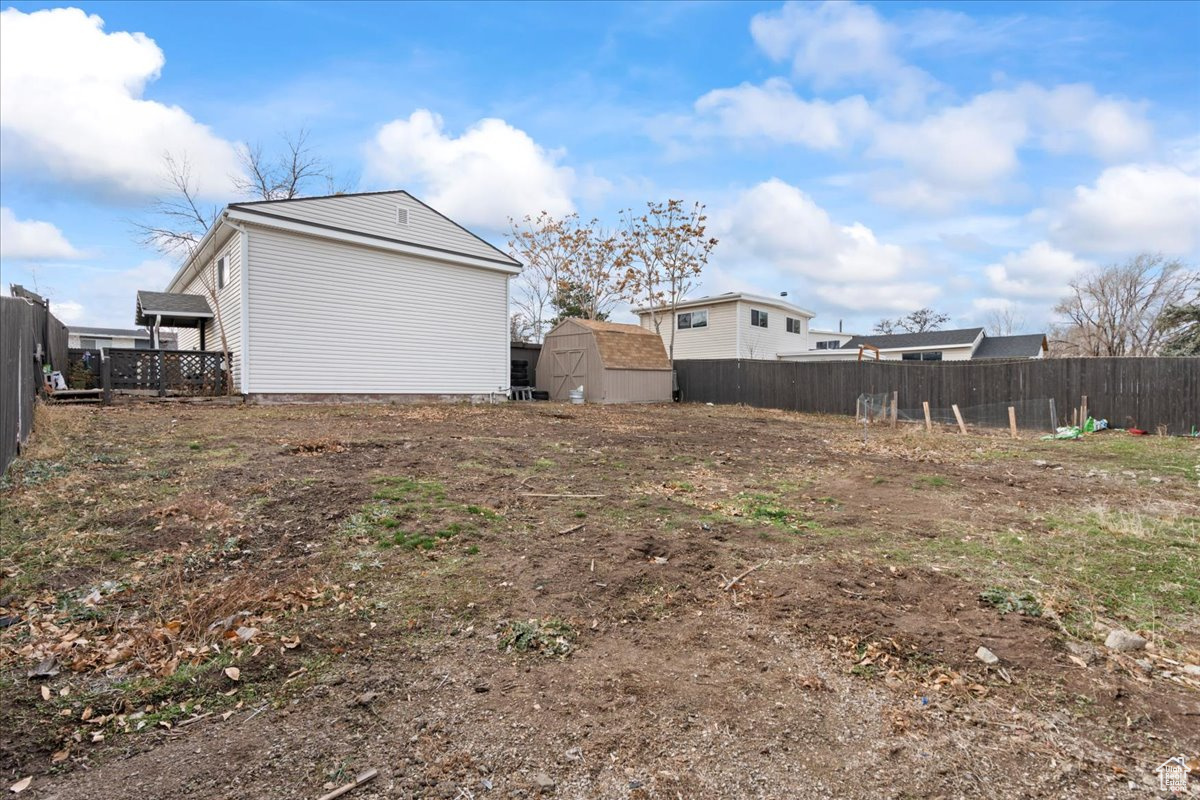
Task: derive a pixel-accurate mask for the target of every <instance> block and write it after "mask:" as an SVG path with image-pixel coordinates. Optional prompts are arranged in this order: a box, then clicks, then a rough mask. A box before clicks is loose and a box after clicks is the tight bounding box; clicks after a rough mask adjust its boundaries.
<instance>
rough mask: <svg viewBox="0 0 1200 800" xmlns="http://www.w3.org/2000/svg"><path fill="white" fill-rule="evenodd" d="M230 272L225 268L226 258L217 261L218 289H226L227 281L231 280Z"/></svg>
mask: <svg viewBox="0 0 1200 800" xmlns="http://www.w3.org/2000/svg"><path fill="white" fill-rule="evenodd" d="M227 273H228V270H227V268H226V267H225V257H224V256H221V257H220V258H218V259H217V288H218V289H224V288H225V281H226V280H228V279H229V275H228V274H227Z"/></svg>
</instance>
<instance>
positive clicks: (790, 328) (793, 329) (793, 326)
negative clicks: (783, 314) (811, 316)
mask: <svg viewBox="0 0 1200 800" xmlns="http://www.w3.org/2000/svg"><path fill="white" fill-rule="evenodd" d="M787 332H788V333H804V323H803V322H801V321H800V320H798V319H792V318H791V317H788V318H787Z"/></svg>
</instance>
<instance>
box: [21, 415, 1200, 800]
mask: <svg viewBox="0 0 1200 800" xmlns="http://www.w3.org/2000/svg"><path fill="white" fill-rule="evenodd" d="M40 415H41V417H40V419H39V423H40V424H41V429H40V430H41V432H40V433H39V434H37V435H36V437H35V441H34V443H33V447H32V449H31V451H30V452H29V453H28V454H27V455H26V456H25V457H24V458H23V459H21V460H19V461H18V462H17V463H16V464H15V465H14V468H13V469H12V470H10V473H9V476H8V478H7V480H6V483H5V486H4V488H3V489H2V490H0V522H2V524H3V537H2V539H0V570H2V571H3V582H2V583H0V618H2V619H0V625H3V628H2V629H0V645H2V648H0V770H2V772H3V775H2V776H0V778H2V780H3V781H4V783H3V784H0V790H5V791H6V793H7V789H8V788H9V787H10V786H12V785H14V784H17V785H20V784H18V782H19V781H22V780H23V779H25V778H27V777H32V780H31V782H30V783H29V785H28V788H26V789H25V790H24V792H23V793H22V795H21V796H22V798H24V797H31V798H61V799H62V800H67V798H79V799H80V800H82V799H83V798H89V799H94V798H109V797H112V798H117V797H130V798H173V799H179V800H181V799H182V798H230V799H231V800H232V799H233V798H238V799H239V800H246V799H258V798H280V799H281V800H282V799H283V798H288V799H290V798H313V799H314V800H315V798H317V797H319V796H320V795H322V794H324V793H325V792H328V791H330V790H331V789H334V788H336V787H339V786H341V785H343V784H345V783H346V782H347V781H349V780H352V779H353V777H354V776H355V775H356V774H357V773H359V772H361V771H363V770H367V769H370V768H375V769H377V770H378V777H376V778H375V779H374V780H373V781H371V782H369V783H366V784H365V785H363V786H360V787H358V788H355V789H354V790H353V791H351V792H350V793H348V794H347V795H345V796H344V797H346V798H347V800H366V799H367V798H384V797H387V798H392V797H430V798H489V797H495V798H513V797H524V798H534V797H560V798H700V797H704V798H749V797H762V798H827V797H850V798H858V797H861V798H877V797H894V798H903V797H946V798H950V797H1005V798H1007V797H1013V798H1016V797H1128V796H1157V795H1161V794H1162V793H1161V792H1160V791H1159V790H1158V789H1157V788H1156V786H1157V781H1156V778H1155V776H1154V774H1153V770H1154V768H1155V767H1156V766H1157V765H1158V764H1160V763H1161V762H1163V761H1164V760H1165V759H1167V758H1168V757H1171V756H1176V755H1180V754H1184V755H1185V756H1187V757H1188V758H1192V759H1195V758H1197V757H1198V756H1200V666H1197V665H1198V664H1200V445H1198V444H1197V443H1196V442H1195V441H1194V440H1185V439H1162V438H1156V437H1141V438H1138V437H1130V436H1126V435H1124V434H1122V433H1116V432H1106V433H1101V434H1097V435H1095V436H1092V437H1090V438H1088V439H1087V440H1085V441H1081V442H1040V441H1033V440H1022V441H1011V440H1009V439H1007V438H1002V437H1000V436H996V435H983V434H979V435H975V434H972V435H969V436H966V437H964V436H961V435H958V434H956V433H952V432H948V431H947V432H938V433H934V434H932V435H930V434H926V433H924V432H923V431H920V430H913V429H907V428H902V429H899V430H890V429H888V428H887V427H876V428H873V429H872V430H871V431H870V432H869V436H868V439H867V441H866V442H864V441H863V433H862V429H861V427H856V426H855V425H854V423H853V421H851V420H849V419H841V418H832V417H818V416H806V415H797V414H790V413H782V412H773V411H761V410H754V409H746V408H736V407H706V406H657V407H633V408H630V407H624V408H602V407H592V406H585V407H576V406H559V405H551V404H545V403H539V404H520V405H516V404H514V405H509V406H497V407H468V406H434V407H430V406H424V407H411V408H405V407H385V406H374V407H352V406H336V407H316V406H308V407H301V406H277V407H235V406H221V405H186V404H169V405H168V404H162V405H149V404H147V405H133V406H118V407H113V408H106V409H87V408H52V409H41V410H40ZM739 577H740V580H737V578H739ZM1111 628H1119V629H1127V630H1130V631H1136V632H1138V633H1140V634H1141V635H1142V636H1143V637H1144V638H1145V639H1147V640H1148V641H1149V644H1148V645H1147V646H1146V648H1145V649H1140V650H1132V651H1128V652H1116V651H1114V650H1111V649H1109V648H1106V647H1105V646H1104V641H1105V638H1106V636H1107V635H1108V633H1109V630H1110V629H1111ZM980 647H985V648H987V649H988V650H990V651H991V653H992V654H994V656H995V657H996V658H997V659H998V661H997V662H996V663H994V664H987V663H985V662H984V661H983V660H981V659H980V658H979V657H977V655H976V653H977V650H978V649H979V648H980ZM1193 766H1195V767H1196V769H1197V772H1196V774H1195V778H1193V781H1192V784H1193V792H1196V787H1197V786H1198V785H1200V764H1197V763H1193Z"/></svg>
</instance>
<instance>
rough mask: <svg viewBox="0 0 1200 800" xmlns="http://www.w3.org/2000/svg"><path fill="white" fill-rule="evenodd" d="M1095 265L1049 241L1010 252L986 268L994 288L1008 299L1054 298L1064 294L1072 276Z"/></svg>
mask: <svg viewBox="0 0 1200 800" xmlns="http://www.w3.org/2000/svg"><path fill="white" fill-rule="evenodd" d="M1093 266H1095V265H1094V264H1093V263H1091V262H1090V261H1086V260H1083V259H1080V258H1077V257H1076V256H1075V254H1073V253H1069V252H1067V251H1066V250H1059V249H1058V248H1056V247H1054V246H1053V245H1051V244H1049V243H1048V242H1037V243H1036V244H1034V245H1032V246H1030V247H1028V248H1026V249H1025V250H1022V251H1021V252H1019V253H1009V254H1008V255H1006V256H1005V257H1004V258H1003V259H1001V260H1000V262H999V263H996V264H990V265H988V266H986V267H984V268H983V274H984V276H985V277H986V278H987V279H988V283H989V285H990V286H991V289H992V291H994V292H997V293H998V294H1000V295H1002V296H1003V297H1005V298H1014V297H1026V298H1042V299H1046V300H1052V299H1055V298H1058V297H1061V296H1062V295H1063V294H1064V292H1066V290H1067V284H1068V283H1070V281H1071V279H1072V278H1074V277H1075V276H1076V275H1078V274H1079V273H1081V272H1083V271H1084V270H1087V269H1090V268H1091V267H1093Z"/></svg>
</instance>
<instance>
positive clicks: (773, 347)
mask: <svg viewBox="0 0 1200 800" xmlns="http://www.w3.org/2000/svg"><path fill="white" fill-rule="evenodd" d="M731 305H732V304H731ZM737 308H738V310H737V326H738V328H739V329H740V333H741V335H740V336H739V337H738V340H739V342H740V343H741V345H740V347H741V350H740V352H739V353H738V354H737V356H736V357H737V358H746V359H755V360H768V361H774V360H776V359H777V358H778V356H779V354H780V353H786V352H788V351H790V350H805V349H807V347H808V320H807V319H806V318H805V317H801V316H798V315H795V314H788V313H787V312H786V311H784V310H783V309H781V308H777V307H775V306H768V305H761V304H758V303H754V302H752V301H745V300H741V301H738V303H737ZM756 309H757V310H758V311H765V312H766V313H767V327H766V328H760V327H756V326H754V325H751V324H750V318H751V313H750V312H751V311H752V310H756ZM789 316H790V317H791V318H792V319H798V320H800V322H801V328H800V330H801V333H788V330H787V319H788V317H789Z"/></svg>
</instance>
